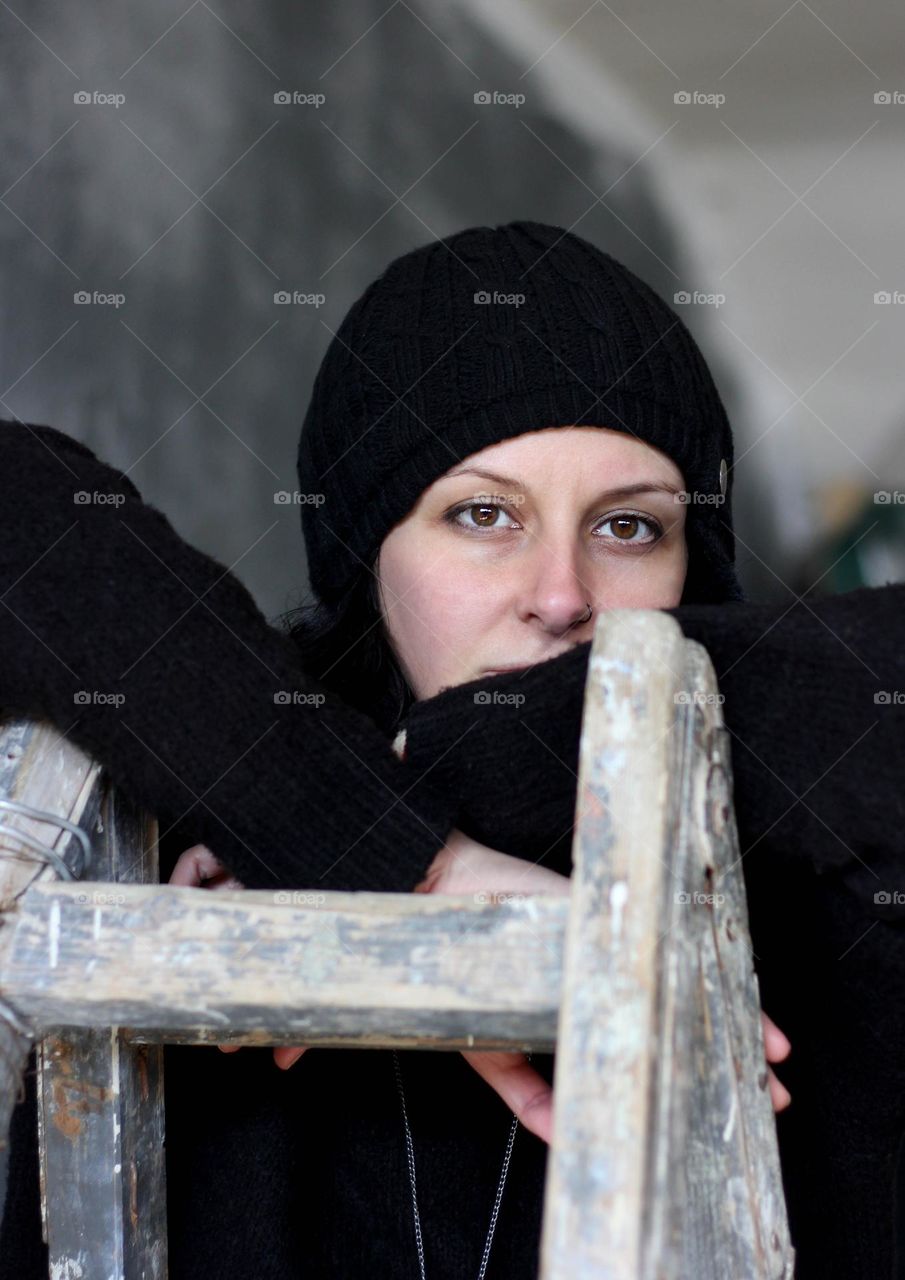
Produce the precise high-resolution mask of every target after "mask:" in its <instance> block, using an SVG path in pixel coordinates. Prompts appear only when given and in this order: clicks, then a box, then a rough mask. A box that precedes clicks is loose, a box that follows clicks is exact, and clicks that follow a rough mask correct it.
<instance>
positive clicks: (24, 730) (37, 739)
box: [0, 712, 101, 1213]
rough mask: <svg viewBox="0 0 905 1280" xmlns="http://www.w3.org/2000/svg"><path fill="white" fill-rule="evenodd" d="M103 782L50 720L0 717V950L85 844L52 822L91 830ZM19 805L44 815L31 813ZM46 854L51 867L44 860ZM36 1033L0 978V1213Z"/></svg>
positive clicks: (76, 861)
mask: <svg viewBox="0 0 905 1280" xmlns="http://www.w3.org/2000/svg"><path fill="white" fill-rule="evenodd" d="M0 716H2V712H0ZM100 779H101V770H100V766H99V765H98V764H96V763H95V762H94V761H92V760H89V759H88V757H87V756H86V755H85V754H84V752H82V751H80V750H79V748H78V747H76V746H75V744H74V743H72V742H70V741H69V740H68V739H67V738H66V737H65V736H63V735H62V734H61V733H60V732H59V731H58V730H57V729H55V728H54V727H53V726H52V725H50V724H47V723H44V722H40V721H35V720H23V719H15V718H13V717H12V716H9V715H7V717H6V718H5V719H0V798H2V799H3V800H4V801H7V802H9V804H8V805H4V806H3V807H0V913H2V914H0V926H2V927H0V953H2V951H3V950H4V949H5V948H6V947H7V946H8V944H9V940H10V936H11V933H12V928H11V917H13V918H14V909H15V907H16V905H17V903H18V902H19V901H20V900H21V897H22V895H23V894H25V893H26V891H27V890H28V888H29V887H30V886H32V885H35V884H40V883H46V882H48V881H50V880H53V879H55V878H56V875H57V871H56V870H55V869H54V865H56V866H60V864H62V866H63V867H64V868H65V869H67V870H68V871H76V872H77V871H78V870H79V869H80V867H81V864H82V859H83V848H82V844H81V842H80V841H79V839H78V838H77V837H76V836H75V835H73V834H72V832H71V831H70V830H68V829H67V828H65V827H62V826H61V825H60V822H59V821H58V820H57V819H65V820H67V821H69V822H71V823H73V824H74V825H76V826H79V827H81V828H82V829H83V830H85V831H88V830H90V828H91V825H92V823H93V821H94V818H95V816H96V814H97V811H98V808H99V805H100V788H101V781H100ZM10 806H11V807H10ZM20 807H25V808H28V809H32V810H36V811H38V812H41V813H44V814H46V815H47V818H38V817H35V816H29V814H27V813H24V812H22V811H21V808H20ZM48 819H50V820H48ZM42 848H43V849H44V850H45V851H46V853H45V854H42ZM51 855H52V857H53V859H54V860H55V864H54V862H50V861H48V860H47V858H48V856H51ZM36 1035H37V1033H36V1029H35V1028H34V1026H33V1024H32V1023H31V1021H30V1018H29V1013H28V1010H27V1008H26V1007H25V1006H19V1005H17V1003H16V1001H15V998H14V997H13V996H12V994H11V993H10V992H9V991H7V990H6V989H5V988H4V986H3V983H2V982H0V1213H2V1211H3V1206H4V1204H5V1202H6V1185H7V1162H8V1147H9V1141H8V1134H9V1122H10V1116H11V1114H12V1109H13V1106H14V1105H15V1103H16V1101H17V1099H18V1098H19V1096H20V1092H21V1087H22V1073H23V1071H24V1069H25V1065H26V1063H27V1061H28V1054H29V1052H30V1050H31V1046H32V1043H33V1041H34V1040H35V1039H36Z"/></svg>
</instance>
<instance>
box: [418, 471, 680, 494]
mask: <svg viewBox="0 0 905 1280" xmlns="http://www.w3.org/2000/svg"><path fill="white" fill-rule="evenodd" d="M467 475H472V476H481V477H483V479H485V480H493V481H494V482H495V483H496V484H499V485H506V486H508V487H509V489H511V490H514V491H516V492H522V491H523V490H525V489H526V488H527V486H526V485H523V484H522V482H521V481H520V480H516V479H514V478H513V477H512V476H501V475H499V474H498V473H497V472H496V471H485V470H484V469H483V468H479V467H459V468H457V469H456V470H455V471H447V473H446V475H445V476H443V477H442V478H443V479H444V480H452V479H453V478H454V477H455V476H467ZM681 492H682V490H681V489H677V488H676V486H675V485H673V484H670V483H669V482H668V481H666V480H639V481H636V482H635V483H634V484H622V485H618V486H617V487H616V488H614V489H604V490H603V491H602V492H601V493H600V494H598V498H631V497H635V496H636V495H637V494H640V493H669V494H672V495H673V496H675V495H676V494H677V493H681Z"/></svg>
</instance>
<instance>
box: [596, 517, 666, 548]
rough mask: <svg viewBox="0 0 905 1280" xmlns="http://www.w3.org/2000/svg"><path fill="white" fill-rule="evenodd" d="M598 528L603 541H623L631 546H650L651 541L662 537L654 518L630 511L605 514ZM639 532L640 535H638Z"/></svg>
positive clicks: (661, 531) (657, 540)
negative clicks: (605, 516) (613, 514)
mask: <svg viewBox="0 0 905 1280" xmlns="http://www.w3.org/2000/svg"><path fill="white" fill-rule="evenodd" d="M598 529H599V530H600V532H601V533H602V534H603V537H604V540H605V541H609V542H624V543H626V544H628V545H631V546H650V545H651V544H652V543H655V542H659V541H660V539H661V538H662V537H663V530H662V529H661V528H660V526H659V524H658V523H657V522H656V520H652V519H651V518H650V517H649V516H642V515H637V514H635V513H633V512H631V511H623V512H621V513H620V514H619V515H615V516H607V518H606V520H604V521H602V522H601V524H600V525H598ZM607 529H609V530H610V532H609V533H607V532H606V530H607ZM639 534H640V537H639V536H638V535H639Z"/></svg>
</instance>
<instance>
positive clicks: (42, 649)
mask: <svg viewBox="0 0 905 1280" xmlns="http://www.w3.org/2000/svg"><path fill="white" fill-rule="evenodd" d="M0 504H2V510H3V512H4V516H5V518H4V522H3V523H4V530H3V536H2V537H0V707H2V708H3V710H4V714H7V715H8V714H9V713H17V714H28V715H31V716H34V717H36V718H42V719H47V720H49V721H51V722H52V723H53V724H54V725H56V726H57V727H58V728H59V729H60V730H61V731H62V732H64V733H66V734H67V735H68V736H69V737H70V738H71V739H72V740H73V741H75V742H76V743H78V744H79V745H80V746H81V747H83V748H84V749H85V750H86V751H88V752H89V753H90V754H92V755H93V756H94V757H95V758H97V759H98V760H100V761H101V762H102V763H103V764H104V765H105V766H106V767H107V769H108V770H109V773H110V775H111V776H112V778H113V780H114V782H116V784H117V785H119V786H120V787H122V788H123V790H124V791H126V792H127V793H128V794H130V795H132V796H133V797H134V798H135V799H136V800H137V801H138V802H139V803H141V804H143V805H144V806H145V807H146V808H147V809H149V810H150V811H151V812H153V813H156V814H157V816H158V819H159V822H160V829H161V840H162V839H163V836H164V834H165V831H166V829H167V828H169V827H176V828H177V829H178V831H179V833H180V835H181V836H182V837H183V838H185V840H186V842H187V843H195V842H201V843H204V844H206V845H207V846H208V847H209V848H210V849H211V850H213V852H214V853H215V854H216V855H217V856H218V857H219V858H220V859H221V860H222V861H223V862H224V863H226V864H227V865H228V866H229V867H230V869H231V870H232V871H233V872H234V873H235V874H236V875H237V876H238V877H239V879H240V880H241V881H243V883H244V884H246V885H247V886H249V887H251V888H269V887H271V886H273V887H277V886H281V887H289V886H294V887H304V888H310V887H320V888H324V889H344V890H355V889H367V890H373V891H388V892H407V891H409V890H411V889H412V888H413V887H414V886H415V885H416V884H417V883H418V882H419V880H421V879H422V878H423V876H424V874H425V872H426V870H427V867H428V865H429V864H430V862H431V860H432V859H433V857H434V855H435V854H436V853H437V851H438V850H439V849H440V848H441V846H442V845H443V843H444V842H445V839H446V836H447V835H448V833H449V831H450V830H451V829H452V827H453V826H454V825H455V805H454V802H453V801H452V800H451V798H450V797H449V795H448V794H447V793H445V792H443V791H441V790H439V789H437V788H435V787H434V786H433V785H432V780H431V779H430V778H429V777H423V778H422V777H421V776H420V775H419V774H416V772H415V771H414V770H413V769H412V767H411V766H410V765H409V764H408V763H407V762H403V761H402V760H400V759H399V758H398V757H397V755H396V754H394V752H393V750H392V747H391V744H390V742H389V740H388V739H387V738H386V736H385V735H383V734H382V733H381V732H380V731H379V729H378V728H377V726H376V725H375V724H374V723H373V722H372V721H371V720H370V719H369V718H368V717H367V716H365V715H363V714H361V713H359V712H358V711H356V710H354V709H352V708H351V707H349V706H348V705H347V704H345V703H343V702H342V701H341V700H340V699H339V698H337V697H335V696H334V695H332V694H331V693H329V692H328V691H327V690H325V689H324V688H323V687H322V686H320V685H318V684H317V683H316V682H315V681H314V680H313V679H312V678H311V677H310V676H309V675H308V674H306V673H305V672H304V670H303V669H302V668H301V665H300V659H299V655H298V651H297V649H296V648H295V645H294V644H293V642H292V641H291V639H290V637H288V636H286V635H284V634H283V633H282V632H279V631H277V630H276V629H275V628H273V627H271V626H270V625H269V624H268V623H267V621H266V619H265V618H264V616H263V614H262V613H261V612H260V611H259V610H258V608H257V606H256V605H255V603H254V601H253V599H252V597H251V595H250V593H249V592H248V591H247V590H246V589H245V587H244V586H243V585H242V584H241V583H240V582H239V580H238V579H237V578H236V577H235V576H234V575H233V574H231V573H230V572H229V571H228V570H227V568H226V567H225V566H224V565H222V564H220V563H219V562H218V561H216V560H214V559H212V558H211V557H210V556H207V555H205V554H203V553H202V552H200V551H197V550H196V549H194V548H193V547H191V546H190V545H189V544H188V543H186V542H185V541H184V540H183V539H182V538H180V537H179V535H178V534H177V533H176V531H175V530H174V529H173V527H172V526H171V524H170V523H169V521H168V520H167V519H166V517H165V516H164V515H163V514H162V513H161V512H160V511H159V510H157V509H156V508H155V507H153V506H152V505H150V504H148V503H145V502H143V501H142V499H141V496H140V494H139V493H138V490H137V489H136V488H135V486H134V485H133V484H132V483H131V482H130V481H129V480H128V479H127V478H126V477H125V476H123V475H121V474H120V473H119V472H117V471H116V470H115V469H113V468H112V467H109V466H107V465H106V464H104V463H102V462H100V461H99V460H98V459H97V458H96V457H95V455H94V454H93V453H92V452H91V450H90V449H88V448H86V447H85V446H84V445H82V444H80V443H79V442H77V441H75V440H72V439H71V438H70V437H69V436H67V435H65V434H64V433H63V432H61V431H58V430H56V429H55V428H52V427H46V426H34V425H29V424H23V423H12V422H0ZM428 772H429V771H428Z"/></svg>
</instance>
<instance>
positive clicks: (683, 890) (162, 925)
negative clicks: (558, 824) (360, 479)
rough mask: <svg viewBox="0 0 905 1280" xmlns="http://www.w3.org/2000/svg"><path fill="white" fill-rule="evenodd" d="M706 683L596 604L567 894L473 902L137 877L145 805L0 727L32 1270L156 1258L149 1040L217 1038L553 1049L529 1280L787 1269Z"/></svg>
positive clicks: (11, 983)
mask: <svg viewBox="0 0 905 1280" xmlns="http://www.w3.org/2000/svg"><path fill="white" fill-rule="evenodd" d="M720 700H721V699H720V695H719V691H718V688H717V682H716V678H715V674H714V671H713V667H712V665H711V663H710V660H709V658H708V656H707V653H706V651H705V650H704V648H703V647H702V646H701V645H699V644H697V643H695V642H693V641H689V640H686V639H685V637H684V636H683V635H682V632H681V630H680V628H679V627H678V625H677V624H676V622H675V621H674V620H673V619H672V618H670V617H669V616H668V615H667V614H665V613H663V612H660V611H657V610H651V611H646V610H645V611H641V610H616V611H611V612H609V613H605V614H603V615H602V616H601V617H600V619H599V620H598V622H597V626H596V629H595V633H594V641H593V646H592V651H591V656H590V662H589V669H588V677H587V684H586V690H585V703H584V718H583V724H582V737H581V754H580V765H579V777H578V784H577V793H576V825H575V836H574V850H573V859H574V871H573V875H572V891H571V895H570V896H569V897H563V898H553V897H546V896H540V895H538V896H533V897H526V896H522V897H519V896H518V895H507V896H505V897H503V898H502V899H499V900H497V899H494V898H489V899H488V901H486V902H480V901H479V902H476V901H475V898H474V896H471V895H470V896H467V897H466V896H462V897H460V896H431V895H421V894H386V893H323V892H318V891H317V890H316V888H314V889H311V890H291V889H286V890H285V891H277V892H270V891H264V890H246V891H234V892H232V891H230V892H228V891H220V892H217V893H216V894H214V893H211V892H209V891H208V890H205V889H201V888H198V889H187V888H179V887H175V886H170V885H161V884H159V883H158V879H159V874H158V869H157V856H156V855H157V848H156V842H157V826H156V821H155V820H154V819H153V818H151V817H150V816H148V815H147V814H145V813H142V812H139V811H137V810H135V809H134V808H133V807H131V806H130V805H129V804H128V803H127V802H126V800H125V799H124V797H123V795H122V794H121V793H120V792H118V791H116V789H114V788H113V787H112V786H110V785H109V783H108V781H107V779H106V777H105V774H104V771H103V770H102V769H101V767H100V766H99V765H98V764H97V763H96V762H95V761H92V760H91V759H89V758H87V757H86V755H85V754H84V753H83V752H82V751H80V750H79V749H78V748H77V747H76V746H75V745H74V744H73V743H71V742H70V741H68V740H67V739H66V738H65V737H62V736H61V735H60V734H59V733H58V732H57V731H56V730H55V729H54V728H53V727H52V726H50V725H48V724H46V723H38V722H35V721H32V720H16V721H13V720H10V719H7V720H5V721H3V722H2V724H0V889H2V895H0V908H2V914H0V921H2V929H0V1134H6V1133H8V1130H9V1117H10V1113H11V1110H12V1107H13V1104H14V1103H15V1101H16V1099H17V1096H18V1094H19V1090H20V1083H21V1078H22V1070H23V1068H24V1066H25V1063H26V1060H27V1057H28V1054H29V1051H30V1049H31V1047H32V1045H33V1044H37V1061H38V1082H37V1087H38V1112H39V1144H40V1159H41V1174H42V1178H41V1181H42V1217H43V1223H44V1233H45V1239H46V1241H47V1243H48V1247H49V1258H50V1275H51V1276H53V1277H60V1278H62V1280H71V1278H72V1277H76V1276H78V1277H79V1278H80V1280H108V1278H113V1280H139V1278H142V1280H160V1278H162V1277H165V1276H166V1273H167V1234H166V1187H165V1158H164V1156H165V1153H164V1093H163V1045H164V1044H165V1043H174V1042H180V1043H190V1044H214V1043H220V1042H226V1041H232V1042H234V1043H237V1044H247V1045H272V1044H298V1043H304V1044H309V1045H318V1044H320V1045H332V1046H353V1045H365V1044H366V1045H367V1046H369V1047H371V1048H375V1047H386V1048H390V1047H394V1046H395V1047H400V1048H409V1047H416V1048H426V1047H430V1048H434V1049H438V1050H453V1049H464V1048H472V1049H474V1048H478V1049H480V1048H487V1049H494V1048H500V1049H510V1050H511V1049H520V1050H523V1051H526V1052H528V1051H536V1052H542V1053H550V1052H553V1051H554V1050H555V1052H556V1067H555V1088H554V1108H553V1111H554V1125H553V1141H552V1144H551V1147H550V1151H549V1155H548V1161H547V1178H546V1185H545V1190H544V1214H543V1229H542V1238H541V1269H540V1277H541V1280H592V1278H593V1280H689V1278H690V1277H694V1280H726V1278H727V1277H732V1280H749V1278H750V1280H755V1278H756V1280H780V1278H786V1280H789V1278H790V1277H791V1276H792V1274H793V1260H794V1252H793V1249H792V1246H791V1243H790V1237H789V1231H788V1223H787V1218H786V1206H785V1201H784V1197H783V1188H782V1181H781V1176H780V1166H779V1158H778V1149H777V1143H776V1125H775V1120H774V1115H773V1111H772V1106H771V1101H770V1096H769V1090H768V1087H767V1074H766V1064H765V1056H764V1044H763V1038H762V1031H761V1022H760V999H759V993H758V983H757V977H756V974H755V972H754V968H753V963H752V953H751V949H750V940H749V933H748V916H747V904H746V898H745V889H744V881H743V878H742V874H741V865H740V857H739V849H738V839H737V833H736V826H735V817H734V811H733V807H732V778H731V764H730V755H729V744H728V732H727V730H726V729H725V727H724V725H723V721H722V714H721V709H720ZM86 833H87V835H88V836H89V837H90V839H86V838H85V837H86ZM350 936H354V938H355V947H354V949H352V948H350V947H349V946H348V945H347V944H346V943H345V942H344V939H345V938H348V937H350ZM6 1145H7V1144H6V1143H4V1144H3V1149H2V1151H0V1206H2V1204H3V1203H4V1200H5V1188H6ZM111 1188H112V1190H113V1194H111Z"/></svg>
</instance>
